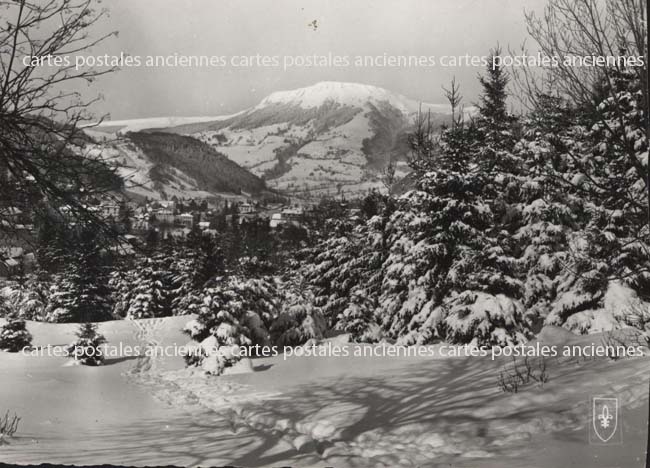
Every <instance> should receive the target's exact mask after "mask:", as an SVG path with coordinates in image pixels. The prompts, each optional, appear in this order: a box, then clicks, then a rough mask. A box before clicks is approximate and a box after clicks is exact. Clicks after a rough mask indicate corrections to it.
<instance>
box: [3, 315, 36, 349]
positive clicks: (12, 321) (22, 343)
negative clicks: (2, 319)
mask: <svg viewBox="0 0 650 468" xmlns="http://www.w3.org/2000/svg"><path fill="white" fill-rule="evenodd" d="M31 343H32V335H31V334H30V333H29V332H28V331H27V327H26V325H25V321H24V320H23V319H21V318H18V317H16V316H10V317H9V318H8V321H7V323H6V324H5V325H3V326H2V328H1V329H0V349H2V350H4V351H9V352H10V353H17V352H18V351H20V350H22V349H23V348H25V347H28V346H30V345H31Z"/></svg>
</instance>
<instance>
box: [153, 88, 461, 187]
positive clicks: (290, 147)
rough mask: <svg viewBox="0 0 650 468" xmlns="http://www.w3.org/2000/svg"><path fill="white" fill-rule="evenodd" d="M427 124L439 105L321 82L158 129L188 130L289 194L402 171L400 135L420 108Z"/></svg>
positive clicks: (442, 111)
mask: <svg viewBox="0 0 650 468" xmlns="http://www.w3.org/2000/svg"><path fill="white" fill-rule="evenodd" d="M420 109H421V110H422V111H423V112H431V114H432V117H433V119H434V122H436V123H442V122H444V121H446V120H448V118H449V108H448V106H446V105H435V104H420V103H418V102H417V101H415V100H412V99H408V98H406V97H404V96H401V95H399V94H395V93H392V92H390V91H388V90H386V89H383V88H378V87H376V86H370V85H365V84H357V83H340V82H329V81H328V82H321V83H317V84H315V85H313V86H309V87H306V88H300V89H295V90H291V91H279V92H275V93H272V94H271V95H269V96H267V97H266V98H264V99H263V100H262V101H261V102H260V103H259V104H258V105H256V106H254V107H252V108H250V109H247V110H245V111H242V112H240V113H238V114H236V115H234V116H229V117H226V118H220V119H215V120H213V121H207V122H206V121H200V122H196V121H195V122H191V123H187V124H184V125H177V126H174V127H169V128H165V129H164V131H169V132H174V133H181V134H186V135H191V136H193V137H195V138H198V139H200V140H202V141H204V142H206V143H208V144H210V145H211V146H212V147H213V148H215V149H216V150H217V151H219V152H220V153H223V154H225V155H226V156H228V157H229V158H230V159H232V160H233V161H234V162H236V163H237V164H239V165H241V166H243V167H245V168H247V169H249V170H250V171H251V172H253V173H254V174H255V175H258V176H260V177H262V178H264V179H265V180H266V181H267V185H268V186H269V187H270V188H274V189H279V190H282V191H285V192H289V193H293V194H295V195H303V194H312V195H319V194H320V195H322V194H324V193H329V194H335V193H340V192H359V191H365V190H367V189H369V188H372V187H380V186H381V185H382V184H381V180H380V174H381V169H382V168H383V167H385V165H386V164H387V162H388V161H389V160H394V161H397V162H398V171H399V172H398V174H399V173H400V172H401V174H405V173H406V171H407V166H406V164H405V162H404V161H405V157H406V155H407V154H408V149H407V146H406V135H407V132H408V131H409V130H410V129H411V126H412V124H413V119H414V116H415V115H416V113H417V112H418V111H419V110H420Z"/></svg>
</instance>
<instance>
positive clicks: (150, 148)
mask: <svg viewBox="0 0 650 468" xmlns="http://www.w3.org/2000/svg"><path fill="white" fill-rule="evenodd" d="M95 141H96V143H93V144H91V145H90V146H89V148H88V153H89V155H90V156H94V157H101V158H104V159H105V160H106V161H107V162H108V163H109V164H111V165H115V167H116V168H117V172H118V174H119V175H120V176H121V177H122V178H123V179H124V181H125V189H126V190H127V191H129V192H131V193H133V194H136V195H139V196H142V197H148V198H152V199H161V198H162V199H166V198H171V197H173V196H177V197H180V198H185V197H191V198H194V197H199V198H206V197H208V198H209V197H211V196H214V195H219V196H222V197H223V196H226V197H228V196H235V194H239V193H240V192H241V191H242V190H243V191H246V192H248V193H253V194H258V193H260V192H262V191H263V190H265V185H264V182H263V181H262V180H261V179H259V178H258V177H256V176H255V175H253V174H251V173H250V172H248V171H247V170H246V169H244V168H242V167H240V166H239V165H238V164H236V163H235V162H233V161H232V160H230V159H228V158H227V157H226V156H224V155H223V154H220V153H218V152H217V151H215V150H214V148H212V147H210V146H209V145H207V144H205V143H203V142H201V141H199V140H196V139H194V138H191V137H188V136H182V135H175V134H168V133H140V132H134V133H129V134H127V135H123V136H122V137H120V138H119V139H106V140H102V139H97V138H95Z"/></svg>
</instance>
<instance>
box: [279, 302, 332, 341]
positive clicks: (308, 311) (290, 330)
mask: <svg viewBox="0 0 650 468" xmlns="http://www.w3.org/2000/svg"><path fill="white" fill-rule="evenodd" d="M326 330H327V322H326V320H325V318H324V317H323V314H322V313H321V311H320V308H319V307H316V306H314V297H313V295H312V294H311V293H310V292H309V291H303V292H301V293H289V294H288V295H287V297H286V298H285V299H284V301H283V304H282V310H281V312H280V314H279V315H278V316H277V318H275V319H274V320H273V323H272V324H271V327H270V334H271V341H272V343H273V344H274V345H277V346H300V345H302V344H305V343H306V342H307V341H309V340H312V339H314V340H321V339H323V337H324V335H325V331H326Z"/></svg>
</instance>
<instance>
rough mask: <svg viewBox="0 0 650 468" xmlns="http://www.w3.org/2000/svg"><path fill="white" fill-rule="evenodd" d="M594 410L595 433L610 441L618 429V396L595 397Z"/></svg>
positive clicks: (605, 441) (600, 437) (603, 440)
mask: <svg viewBox="0 0 650 468" xmlns="http://www.w3.org/2000/svg"><path fill="white" fill-rule="evenodd" d="M592 411H593V413H592V424H593V428H594V434H595V435H596V437H598V438H599V439H600V440H601V441H602V442H603V443H607V442H609V441H610V440H611V439H612V437H614V434H616V429H618V398H605V397H594V399H593V409H592Z"/></svg>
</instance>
